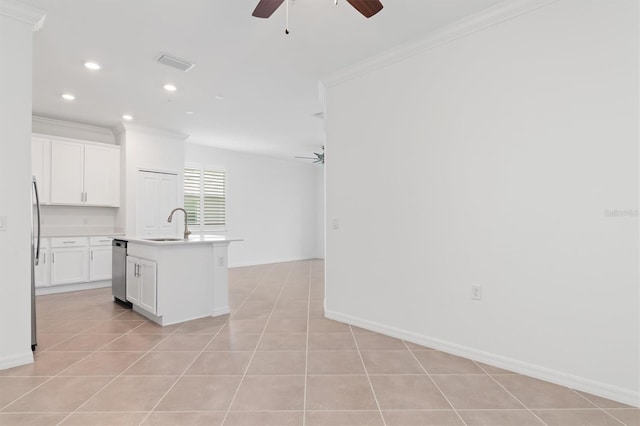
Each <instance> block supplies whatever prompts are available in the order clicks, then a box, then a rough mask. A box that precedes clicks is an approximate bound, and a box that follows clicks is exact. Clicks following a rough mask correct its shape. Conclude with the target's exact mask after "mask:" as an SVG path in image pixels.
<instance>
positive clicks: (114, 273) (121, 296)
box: [111, 240, 131, 306]
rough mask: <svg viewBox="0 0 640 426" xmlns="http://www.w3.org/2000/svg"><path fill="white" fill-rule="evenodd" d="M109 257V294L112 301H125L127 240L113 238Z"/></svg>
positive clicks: (129, 304)
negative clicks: (111, 296)
mask: <svg viewBox="0 0 640 426" xmlns="http://www.w3.org/2000/svg"><path fill="white" fill-rule="evenodd" d="M111 245H112V249H113V250H112V255H111V256H112V258H111V294H112V295H113V301H114V302H118V301H119V302H121V303H123V304H126V305H128V306H131V303H129V302H127V242H126V241H124V240H113V242H112V243H111Z"/></svg>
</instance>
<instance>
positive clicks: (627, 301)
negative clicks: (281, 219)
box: [326, 0, 640, 404]
mask: <svg viewBox="0 0 640 426" xmlns="http://www.w3.org/2000/svg"><path fill="white" fill-rule="evenodd" d="M638 48H639V46H638V4H637V2H636V1H634V0H617V1H604V0H589V1H587V0H561V1H558V2H555V3H552V4H550V5H548V6H546V7H543V8H540V9H537V10H534V11H532V12H530V13H527V14H524V15H521V16H519V17H517V18H514V19H512V20H508V21H505V22H500V23H498V24H496V25H493V26H490V27H488V28H485V29H483V30H481V31H479V32H475V33H473V34H470V35H467V36H465V37H463V38H459V39H457V40H454V41H452V42H450V43H448V44H444V45H440V46H439V47H435V48H433V49H431V50H428V51H424V52H422V53H419V54H416V55H414V56H411V57H409V58H406V59H403V60H401V61H399V62H396V63H394V64H391V65H388V66H386V67H382V68H380V69H377V70H375V71H372V72H369V73H365V74H364V75H361V76H359V77H354V78H353V79H351V80H349V81H346V82H344V83H342V84H338V85H335V86H333V87H329V88H328V89H327V107H326V111H327V156H328V158H330V159H331V161H328V162H327V166H326V167H327V168H326V173H327V222H331V220H332V218H339V220H340V229H339V230H333V229H329V230H328V236H327V282H326V286H327V288H326V295H327V296H326V307H327V312H328V315H329V316H331V317H333V318H339V319H342V320H345V321H348V322H352V323H356V324H360V325H363V326H365V327H369V328H373V329H377V330H381V331H383V332H386V333H389V334H395V335H398V336H403V337H405V338H407V339H409V340H413V341H416V342H422V343H424V344H428V345H431V346H435V347H437V348H442V349H444V350H447V351H450V352H454V353H459V354H462V355H466V356H469V357H472V358H475V359H480V360H484V361H486V362H489V363H492V364H494V365H499V366H503V367H507V368H512V369H516V370H517V371H520V372H524V373H528V374H530V375H534V376H537V377H541V378H546V379H549V380H552V381H555V382H558V383H562V384H568V385H571V386H574V387H576V388H578V389H583V390H586V391H590V392H593V393H597V394H600V395H603V396H608V397H611V398H614V399H618V400H621V401H626V402H628V403H635V404H637V403H638V400H639V399H638V396H639V394H638V388H639V385H640V384H639V382H638V378H639V365H638V363H639V359H640V354H639V349H638V339H639V335H640V330H639V319H640V318H639V312H638V310H639V308H638V302H639V295H638V282H639V279H638V254H639V253H638V230H639V229H638V228H639V227H638V217H637V213H636V215H635V216H633V217H629V216H627V217H606V215H605V211H606V210H610V209H611V210H612V209H620V210H627V209H630V210H633V209H638V178H639V176H638V135H639V134H638V133H639V132H638V75H639V73H638V52H639V50H638ZM363 155H365V156H366V161H362V159H363ZM636 212H637V210H636ZM472 284H478V285H481V286H483V289H484V293H483V300H482V301H480V302H477V301H472V300H471V297H470V296H471V286H472Z"/></svg>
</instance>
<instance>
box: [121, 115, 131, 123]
mask: <svg viewBox="0 0 640 426" xmlns="http://www.w3.org/2000/svg"><path fill="white" fill-rule="evenodd" d="M122 118H124V119H125V120H127V121H131V120H133V117H132V116H130V115H129V114H125V115H123V116H122Z"/></svg>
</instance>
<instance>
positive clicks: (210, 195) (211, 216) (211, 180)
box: [202, 170, 226, 226]
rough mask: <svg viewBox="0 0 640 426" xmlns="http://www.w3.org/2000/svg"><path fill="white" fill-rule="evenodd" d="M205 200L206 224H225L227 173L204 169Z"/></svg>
mask: <svg viewBox="0 0 640 426" xmlns="http://www.w3.org/2000/svg"><path fill="white" fill-rule="evenodd" d="M202 177H203V183H202V192H203V202H202V208H203V211H204V225H205V226H225V224H226V212H225V173H224V172H223V171H220V170H203V172H202Z"/></svg>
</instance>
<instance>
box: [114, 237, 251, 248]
mask: <svg viewBox="0 0 640 426" xmlns="http://www.w3.org/2000/svg"><path fill="white" fill-rule="evenodd" d="M112 237H113V238H114V239H116V240H123V241H128V242H130V243H133V244H143V245H148V246H167V245H190V244H215V243H231V242H234V241H244V240H243V239H242V238H231V237H227V236H224V235H190V236H189V239H187V240H185V239H182V238H171V237H166V239H165V238H162V237H149V238H145V237H141V236H130V235H113V236H112Z"/></svg>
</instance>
